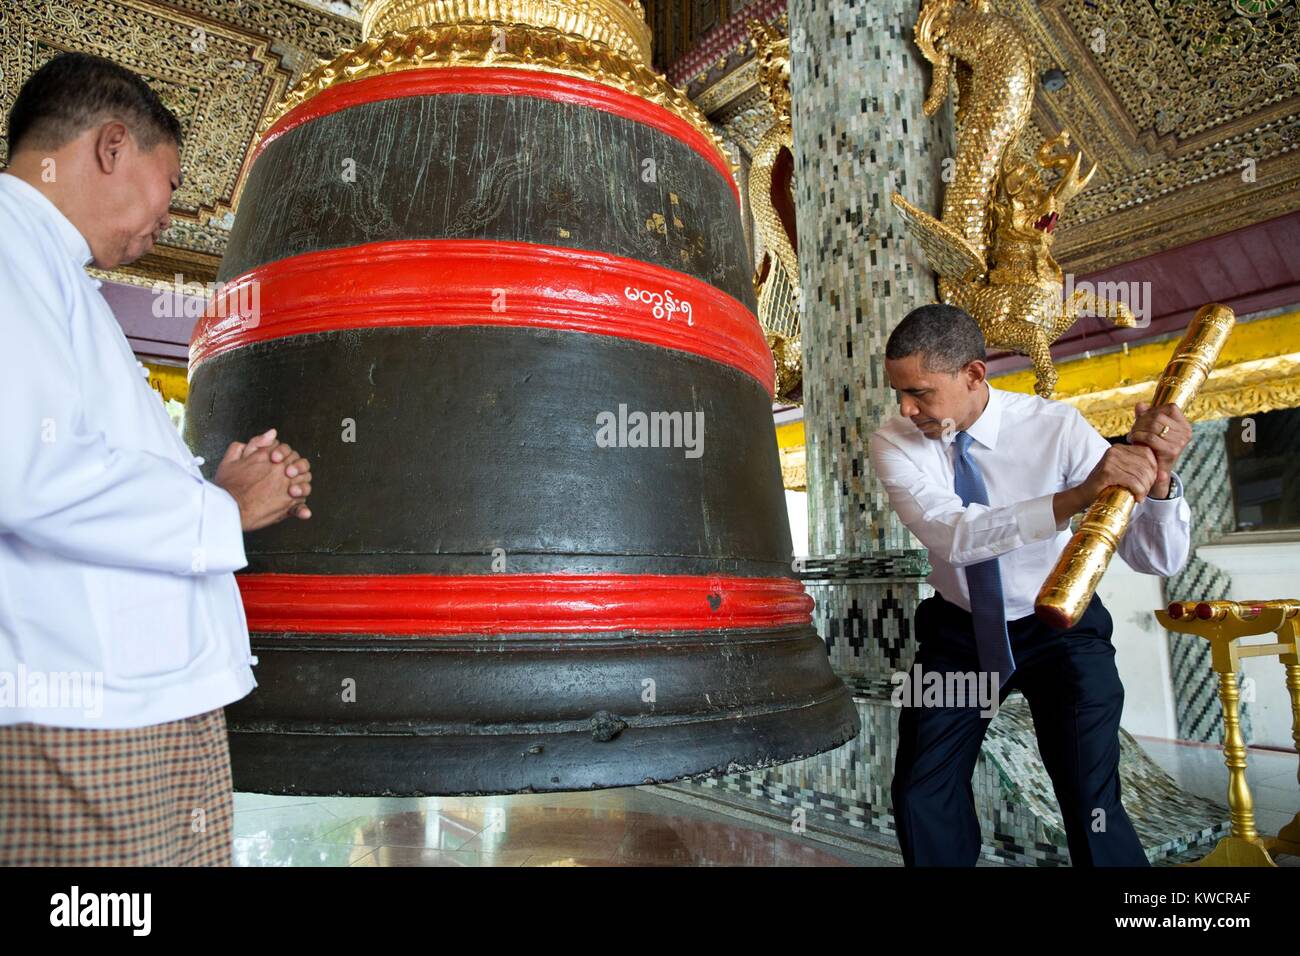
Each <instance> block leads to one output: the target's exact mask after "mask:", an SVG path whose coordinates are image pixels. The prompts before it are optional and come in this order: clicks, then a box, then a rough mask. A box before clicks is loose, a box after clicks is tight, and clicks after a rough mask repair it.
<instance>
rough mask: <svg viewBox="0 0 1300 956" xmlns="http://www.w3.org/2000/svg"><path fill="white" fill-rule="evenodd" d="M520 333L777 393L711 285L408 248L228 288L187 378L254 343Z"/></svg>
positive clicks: (523, 247)
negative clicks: (564, 338)
mask: <svg viewBox="0 0 1300 956" xmlns="http://www.w3.org/2000/svg"><path fill="white" fill-rule="evenodd" d="M431 325H438V326H468V325H475V326H485V325H487V326H515V327H526V328H545V329H558V330H562V331H569V332H584V333H589V334H593V335H609V336H615V337H618V338H625V339H632V340H635V341H638V342H645V343H648V344H650V345H657V346H661V347H664V348H670V349H677V350H679V351H683V352H691V353H693V354H695V355H700V356H703V357H704V358H708V359H712V360H713V361H716V362H722V363H725V364H727V365H730V366H732V367H733V368H736V369H739V370H740V371H742V372H744V373H746V374H748V375H750V376H752V377H753V378H755V379H756V380H757V381H758V382H759V384H761V385H762V386H763V388H765V389H766V390H767V392H768V394H769V395H771V394H772V393H773V389H774V387H775V369H774V367H773V364H772V352H771V350H770V349H769V348H768V347H767V341H766V339H765V338H764V337H763V330H762V327H761V326H759V324H758V320H757V319H756V318H755V317H754V314H753V313H752V312H750V311H749V309H747V308H746V307H745V306H744V305H743V304H742V303H740V302H739V301H737V300H736V299H733V298H732V297H731V296H729V295H727V294H726V293H725V292H722V291H721V290H719V289H717V288H716V287H714V286H712V285H710V284H709V283H707V282H701V281H700V280H699V279H696V278H694V277H692V276H688V275H686V274H685V273H681V272H675V271H673V270H671V269H665V268H662V267H661V266H655V265H651V264H649V263H645V262H641V261H639V260H636V259H625V258H623V257H621V256H614V255H609V254H608V253H603V252H593V251H590V250H585V249H566V248H561V247H558V246H544V245H538V244H534V243H526V242H494V241H490V240H482V239H467V240H459V239H407V240H395V241H392V242H377V243H370V244H368V245H363V246H351V247H348V248H344V249H328V250H323V251H320V252H309V253H304V254H303V255H299V256H291V257H290V258H288V259H281V260H278V261H276V262H271V263H268V264H267V265H265V266H260V267H258V268H256V269H253V270H251V271H249V272H246V273H244V274H243V275H242V276H238V277H236V278H235V279H232V280H231V281H230V282H228V283H225V284H224V285H223V286H222V288H221V291H220V292H219V293H218V295H217V296H215V297H214V298H213V299H212V300H211V301H210V302H209V303H208V308H207V314H205V315H204V317H203V318H202V319H201V320H200V321H199V322H198V324H196V325H195V327H194V332H193V336H192V338H191V340H190V372H191V374H193V372H194V370H195V369H196V368H198V366H199V365H200V364H202V363H203V362H204V361H205V360H207V359H209V358H212V357H213V356H215V355H220V354H221V353H222V352H226V351H229V350H230V349H234V348H239V347H241V346H245V345H249V344H251V343H254V342H265V341H269V340H272V339H279V338H286V337H289V336H293V335H305V334H309V333H312V332H334V331H341V330H350V329H373V328H393V327H403V326H406V327H409V326H431Z"/></svg>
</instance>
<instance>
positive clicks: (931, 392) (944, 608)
mask: <svg viewBox="0 0 1300 956" xmlns="http://www.w3.org/2000/svg"><path fill="white" fill-rule="evenodd" d="M885 369H886V371H887V373H888V375H889V382H890V385H891V386H892V387H893V388H894V389H895V391H897V393H898V396H899V410H900V412H901V417H898V418H894V419H892V420H891V421H889V422H887V423H886V424H885V425H884V426H883V427H882V428H881V429H880V430H879V431H877V432H876V433H875V434H874V435H873V436H872V438H871V461H872V464H873V466H874V467H875V471H876V474H877V476H878V477H879V478H880V480H881V482H882V483H883V484H884V487H885V490H886V491H887V493H888V494H889V500H890V504H891V505H892V506H893V508H894V510H895V512H897V514H898V516H899V517H900V518H901V519H902V521H903V523H904V524H905V525H906V526H907V527H908V528H909V529H910V530H911V532H912V533H913V534H914V535H915V536H916V537H917V538H918V539H919V540H920V542H921V543H922V544H923V545H924V546H925V547H926V548H927V549H928V550H929V554H930V566H931V568H932V569H933V570H932V572H931V574H930V577H929V579H928V580H929V583H930V584H931V585H932V586H933V587H934V589H935V594H934V596H933V597H930V598H927V599H926V600H924V601H922V602H921V604H920V605H919V606H918V608H917V611H916V621H915V633H916V638H917V642H918V644H919V648H918V650H917V654H916V659H915V662H914V664H913V675H915V674H917V673H918V672H919V673H920V674H923V675H924V674H929V673H932V672H933V673H936V674H941V675H944V681H943V685H944V686H946V687H955V686H957V684H958V683H960V682H961V680H960V679H965V682H966V685H967V686H970V684H971V683H972V682H971V681H970V679H969V676H970V675H975V676H976V677H978V678H982V679H983V680H984V681H987V682H988V684H989V685H990V686H991V687H992V688H995V689H997V696H998V700H999V701H1001V700H1003V699H1005V697H1006V695H1007V694H1008V693H1010V692H1011V691H1012V690H1019V691H1020V692H1021V693H1022V694H1024V696H1025V699H1026V700H1027V701H1028V703H1029V708H1030V711H1031V712H1032V714H1033V720H1034V731H1035V734H1036V736H1037V738H1038V746H1039V750H1040V752H1041V754H1042V758H1043V763H1044V765H1045V766H1046V768H1047V772H1048V774H1049V775H1050V776H1051V779H1052V784H1053V787H1054V788H1055V790H1056V797H1057V801H1058V802H1059V804H1060V807H1061V816H1062V819H1063V821H1064V825H1065V832H1066V839H1067V841H1068V844H1069V850H1070V860H1071V862H1072V863H1073V864H1074V865H1075V866H1145V865H1146V864H1147V858H1146V854H1145V852H1144V851H1143V849H1142V845H1141V843H1140V842H1139V840H1138V837H1137V834H1136V832H1135V831H1134V829H1133V824H1132V823H1131V822H1130V820H1129V818H1128V815H1127V814H1126V813H1125V811H1124V806H1123V804H1122V803H1121V802H1120V779H1119V720H1120V712H1121V711H1122V709H1123V704H1124V688H1123V685H1122V684H1121V683H1120V679H1119V673H1118V672H1117V671H1116V668H1115V648H1114V646H1113V644H1112V643H1111V633H1112V621H1111V617H1110V614H1109V613H1108V612H1107V611H1106V608H1105V607H1104V606H1103V605H1102V603H1101V600H1100V599H1099V598H1098V597H1096V596H1094V597H1093V599H1092V602H1091V604H1089V605H1088V607H1087V609H1086V610H1085V612H1084V614H1083V616H1082V617H1081V618H1080V620H1079V622H1078V624H1076V625H1075V626H1074V627H1072V628H1069V629H1068V630H1064V631H1060V630H1054V629H1052V628H1051V627H1049V626H1048V625H1046V624H1044V623H1043V622H1041V621H1039V620H1038V619H1037V618H1036V617H1035V616H1034V599H1035V597H1036V595H1037V594H1038V590H1039V588H1040V587H1041V586H1042V583H1043V578H1044V576H1045V575H1046V574H1047V572H1048V571H1049V570H1050V569H1051V568H1052V567H1053V565H1054V564H1055V563H1056V559H1057V557H1058V556H1059V555H1060V553H1061V551H1062V550H1063V549H1064V547H1065V545H1066V544H1067V542H1068V541H1069V538H1070V531H1069V527H1070V525H1069V522H1070V518H1071V517H1072V516H1073V515H1074V514H1076V513H1078V512H1080V511H1082V510H1085V509H1086V508H1087V507H1088V506H1089V505H1091V504H1092V503H1093V501H1094V500H1095V499H1096V498H1097V496H1098V494H1099V493H1100V492H1101V491H1102V490H1103V489H1104V488H1106V487H1108V486H1110V485H1121V486H1123V487H1125V488H1127V489H1129V490H1130V491H1132V492H1133V494H1134V496H1135V497H1136V498H1137V500H1138V506H1137V509H1136V511H1135V512H1134V516H1133V520H1132V523H1131V524H1130V525H1129V529H1128V533H1127V535H1126V536H1125V537H1124V539H1123V541H1122V542H1121V544H1120V546H1119V549H1118V550H1119V554H1120V555H1121V556H1122V557H1123V558H1124V560H1125V561H1126V562H1127V563H1128V564H1129V565H1130V566H1131V567H1132V568H1133V569H1134V570H1137V571H1141V572H1145V573H1148V574H1158V575H1170V574H1174V573H1176V572H1177V571H1178V570H1179V569H1180V568H1182V566H1183V564H1184V563H1185V562H1186V560H1187V554H1188V547H1189V542H1190V530H1189V522H1190V517H1191V512H1190V510H1189V508H1188V507H1187V503H1186V501H1184V499H1183V496H1182V487H1181V483H1180V482H1179V481H1178V478H1177V476H1176V475H1175V474H1174V473H1173V467H1174V464H1175V462H1176V461H1177V460H1178V456H1179V455H1180V454H1181V453H1182V451H1183V449H1184V448H1185V447H1186V446H1187V443H1188V442H1189V441H1190V440H1191V435H1192V431H1191V426H1190V425H1189V424H1188V422H1187V420H1186V418H1184V417H1183V414H1182V412H1181V411H1179V409H1178V408H1177V407H1175V406H1173V405H1165V406H1161V407H1158V408H1149V407H1147V406H1146V405H1145V404H1139V405H1138V406H1137V408H1136V412H1135V420H1134V424H1133V428H1132V430H1131V431H1130V432H1129V435H1128V441H1129V444H1119V445H1110V444H1108V443H1107V441H1106V440H1105V439H1104V438H1102V436H1101V435H1100V434H1098V433H1097V431H1096V430H1095V429H1094V428H1093V427H1092V426H1091V425H1089V424H1088V422H1087V421H1086V420H1085V419H1084V418H1083V416H1082V415H1080V414H1079V412H1078V411H1076V410H1075V409H1074V408H1073V407H1071V406H1070V405H1066V404H1064V403H1062V402H1054V401H1048V400H1046V399H1042V398H1039V397H1037V396H1035V395H1023V394H1019V393H1014V392H1005V391H1002V390H1000V389H996V388H993V387H991V386H990V385H989V384H988V381H987V380H986V377H985V376H986V373H987V368H986V365H985V353H984V337H983V335H982V334H981V332H980V329H979V326H978V325H977V324H976V322H975V320H974V319H972V318H971V317H970V316H969V315H967V314H966V313H965V312H963V311H962V310H961V309H958V308H955V307H953V306H950V305H927V306H923V307H921V308H919V309H915V310H914V311H912V312H911V313H909V314H908V315H907V316H906V317H905V318H904V319H903V321H902V322H901V323H899V325H898V327H897V328H895V329H894V332H893V334H892V335H890V337H889V341H888V343H887V345H886V347H885ZM948 675H955V676H956V677H957V678H959V680H957V681H956V682H954V680H953V679H951V678H950V677H949V676H948ZM980 686H982V684H980ZM990 719H991V714H990V713H989V711H988V710H987V709H981V707H980V706H979V704H978V703H977V702H975V701H960V700H954V699H945V700H944V701H943V703H942V704H941V705H939V706H916V705H912V706H904V709H903V711H902V714H901V716H900V721H899V743H898V753H897V755H896V758H895V763H894V779H893V784H892V795H893V802H894V819H895V822H896V824H897V827H898V840H899V844H900V846H901V848H902V852H903V859H904V862H905V863H906V864H907V865H908V866H936V865H937V866H971V865H974V863H975V861H976V859H977V858H978V857H979V852H980V843H981V839H980V827H979V822H978V820H977V818H976V813H975V804H974V798H973V794H972V790H971V776H972V774H973V772H974V769H975V761H976V759H977V758H978V756H979V751H980V743H981V741H982V740H983V739H984V732H985V730H986V728H987V727H988V723H989V720H990Z"/></svg>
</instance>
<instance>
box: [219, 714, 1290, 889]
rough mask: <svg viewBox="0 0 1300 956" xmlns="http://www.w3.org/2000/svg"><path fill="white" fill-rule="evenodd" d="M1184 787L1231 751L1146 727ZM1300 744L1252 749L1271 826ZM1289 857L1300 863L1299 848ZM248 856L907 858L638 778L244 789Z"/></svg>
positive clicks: (1212, 782) (573, 861)
mask: <svg viewBox="0 0 1300 956" xmlns="http://www.w3.org/2000/svg"><path fill="white" fill-rule="evenodd" d="M1141 743H1142V745H1143V746H1144V747H1145V748H1146V749H1147V752H1148V753H1149V754H1150V755H1151V757H1152V758H1153V759H1154V760H1155V761H1156V762H1157V763H1159V764H1160V765H1161V766H1162V767H1164V769H1165V770H1166V771H1167V772H1168V773H1170V774H1171V775H1172V776H1173V777H1174V778H1175V779H1176V780H1178V781H1179V782H1180V783H1181V784H1182V785H1183V787H1184V788H1185V789H1187V790H1190V791H1191V792H1193V793H1196V794H1200V795H1203V796H1206V797H1210V798H1212V799H1215V800H1218V801H1219V802H1224V799H1225V796H1224V791H1225V789H1226V781H1227V771H1226V770H1225V769H1224V766H1223V755H1222V752H1221V750H1220V749H1219V748H1218V747H1215V746H1198V745H1194V744H1181V743H1175V742H1172V741H1162V740H1155V739H1151V738H1141ZM1296 761H1297V758H1296V755H1295V754H1285V753H1278V752H1276V751H1263V750H1252V751H1251V752H1250V757H1249V761H1248V767H1249V771H1248V778H1249V781H1250V784H1251V789H1252V793H1253V795H1254V798H1255V804H1256V812H1257V822H1258V825H1259V828H1260V830H1261V831H1263V832H1267V833H1276V832H1277V830H1278V828H1279V827H1281V826H1282V825H1283V824H1284V823H1286V822H1287V821H1288V820H1290V819H1291V817H1292V815H1293V814H1294V813H1295V812H1296V810H1297V809H1300V789H1298V788H1297V784H1296ZM1279 862H1286V863H1288V864H1290V865H1296V864H1300V861H1298V860H1295V859H1294V858H1282V859H1280V860H1279ZM235 863H236V865H238V866H898V865H899V864H900V861H899V857H898V854H897V847H896V845H894V844H892V843H891V842H888V841H884V842H882V843H881V844H880V845H879V846H870V845H867V846H863V847H860V848H855V849H847V848H845V847H842V846H838V845H831V844H828V843H825V842H822V841H819V840H816V839H814V838H812V837H810V836H808V835H806V834H799V833H793V832H791V830H790V828H789V826H788V825H787V826H782V825H781V824H779V823H773V824H769V823H768V822H767V821H765V820H762V819H757V818H755V819H750V818H746V819H737V818H735V817H732V816H728V815H725V814H722V813H718V812H716V811H714V810H711V809H707V808H705V807H701V806H698V805H696V804H694V803H686V802H682V801H681V800H679V799H673V798H671V797H668V796H665V795H664V790H663V788H658V787H627V788H622V789H618V790H599V791H592V792H588V793H560V794H524V795H519V796H506V797H449V798H448V797H424V798H417V797H410V798H405V797H401V798H399V797H272V796H265V795H261V794H251V793H237V794H235Z"/></svg>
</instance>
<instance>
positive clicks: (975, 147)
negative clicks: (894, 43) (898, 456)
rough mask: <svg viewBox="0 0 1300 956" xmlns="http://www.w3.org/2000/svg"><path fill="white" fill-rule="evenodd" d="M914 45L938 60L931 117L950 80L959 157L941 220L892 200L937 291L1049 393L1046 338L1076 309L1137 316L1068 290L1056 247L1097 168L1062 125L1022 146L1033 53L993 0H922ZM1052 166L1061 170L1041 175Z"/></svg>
mask: <svg viewBox="0 0 1300 956" xmlns="http://www.w3.org/2000/svg"><path fill="white" fill-rule="evenodd" d="M916 44H917V46H918V47H920V49H921V53H922V55H923V56H924V57H925V58H926V59H927V60H928V61H929V62H930V63H931V65H932V66H933V68H934V71H933V77H932V80H931V85H930V90H929V93H928V95H927V97H926V100H925V104H924V110H925V114H926V115H927V116H933V115H934V114H935V113H937V112H938V111H939V110H940V109H941V108H942V106H943V103H944V101H945V100H946V99H947V97H948V92H949V88H950V86H951V84H952V82H953V80H954V79H955V81H956V86H957V93H956V107H957V109H956V121H957V156H956V161H955V169H954V170H953V177H952V181H951V182H950V183H949V184H948V186H947V188H946V189H945V191H944V197H943V219H942V221H940V220H936V219H935V218H934V217H933V216H930V215H929V214H927V213H925V212H923V211H922V210H920V209H917V208H916V207H915V206H913V205H912V204H911V203H909V202H908V201H907V200H906V199H904V198H903V197H902V196H900V195H899V194H898V193H894V195H893V203H894V206H895V207H896V208H897V209H898V210H899V212H900V213H901V214H902V216H903V218H904V220H905V221H906V222H907V224H908V228H909V231H910V232H911V233H912V235H913V237H914V238H916V239H917V241H918V243H919V244H920V246H921V248H922V249H923V250H924V251H925V255H926V258H927V259H928V260H929V261H930V265H931V266H932V267H933V268H934V270H935V271H936V272H937V273H939V298H940V299H941V300H942V301H944V302H947V303H949V304H951V305H955V306H958V307H959V308H961V309H964V310H965V311H966V312H968V313H970V315H971V316H972V317H974V318H975V320H976V321H977V322H979V325H980V328H981V329H982V330H983V332H984V338H985V340H986V341H987V343H988V344H989V346H990V347H991V348H995V349H1006V350H1008V351H1013V352H1019V353H1020V354H1022V355H1028V356H1029V358H1030V359H1031V360H1032V362H1033V363H1034V375H1035V385H1034V389H1035V391H1036V392H1038V394H1039V395H1042V396H1043V397H1045V398H1046V397H1050V396H1051V394H1052V391H1053V389H1055V387H1056V378H1057V376H1056V369H1055V368H1054V367H1053V365H1052V355H1051V350H1050V346H1051V344H1052V343H1053V342H1055V341H1056V340H1057V339H1058V338H1059V337H1060V336H1061V334H1062V333H1063V332H1065V330H1066V329H1068V328H1069V327H1070V326H1071V325H1073V324H1074V322H1075V320H1076V319H1078V318H1079V317H1081V316H1084V315H1098V316H1104V317H1106V318H1109V319H1110V320H1111V321H1113V322H1114V323H1115V324H1116V325H1119V326H1125V327H1132V326H1134V325H1136V324H1137V320H1136V319H1135V318H1134V316H1133V313H1132V312H1131V311H1130V310H1129V308H1128V307H1127V305H1125V304H1124V303H1122V302H1118V301H1113V300H1110V299H1106V298H1102V297H1100V296H1097V295H1094V294H1093V293H1092V292H1091V291H1088V290H1085V289H1079V290H1076V291H1075V292H1074V293H1073V294H1072V295H1071V296H1070V297H1069V298H1068V299H1067V298H1066V297H1065V296H1064V282H1063V279H1064V277H1063V274H1062V272H1061V267H1060V266H1059V265H1058V264H1057V262H1056V260H1055V259H1054V258H1052V253H1051V249H1052V239H1053V236H1052V233H1053V230H1054V229H1055V228H1056V224H1057V222H1058V220H1059V219H1060V215H1061V211H1062V209H1063V208H1064V207H1065V204H1066V203H1067V202H1069V200H1070V199H1071V198H1073V197H1074V196H1075V195H1077V194H1078V193H1079V192H1080V191H1081V190H1082V189H1083V188H1084V187H1085V186H1087V185H1088V181H1089V180H1090V179H1091V178H1092V176H1093V174H1094V173H1095V172H1096V171H1097V167H1096V165H1095V164H1093V165H1092V166H1091V168H1089V170H1088V171H1087V172H1086V173H1085V172H1082V171H1081V167H1082V163H1083V155H1082V153H1080V152H1078V151H1071V150H1070V138H1069V134H1068V133H1064V132H1062V133H1061V134H1060V135H1058V136H1055V137H1053V138H1052V139H1050V140H1048V141H1047V142H1045V143H1044V144H1043V145H1042V147H1041V148H1040V149H1038V151H1037V152H1036V154H1035V155H1034V156H1033V157H1028V156H1026V155H1024V153H1023V152H1022V150H1021V144H1020V135H1021V133H1022V132H1023V131H1024V129H1025V127H1026V126H1027V125H1028V123H1029V114H1030V110H1031V109H1032V107H1033V103H1034V87H1035V68H1034V57H1033V54H1032V52H1031V51H1030V48H1029V44H1028V42H1027V41H1026V40H1025V38H1024V36H1023V35H1022V34H1021V32H1020V30H1019V29H1018V28H1017V27H1016V24H1015V21H1013V20H1012V19H1011V18H1009V17H1006V16H1003V15H1002V14H999V13H995V12H994V11H993V9H992V5H991V4H990V3H989V2H988V0H925V2H923V3H922V4H921V11H920V15H919V16H918V17H917V21H916ZM1049 170H1054V171H1056V172H1057V173H1058V175H1056V176H1055V177H1052V176H1047V175H1044V174H1045V173H1047V172H1048V171H1049Z"/></svg>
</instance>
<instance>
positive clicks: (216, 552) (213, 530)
mask: <svg viewBox="0 0 1300 956" xmlns="http://www.w3.org/2000/svg"><path fill="white" fill-rule="evenodd" d="M199 480H200V482H201V483H202V485H203V488H202V491H201V494H202V495H203V518H202V521H203V523H202V525H201V526H200V528H199V545H198V547H197V548H195V549H194V565H193V571H194V573H195V574H220V573H224V572H229V571H238V570H239V569H240V568H242V567H243V566H244V565H246V564H248V557H247V556H246V555H245V554H244V529H243V523H242V522H241V521H240V519H239V505H238V503H237V502H236V501H235V499H234V498H232V497H231V496H230V493H229V492H228V491H226V490H225V489H224V488H222V487H221V486H220V485H214V484H213V483H212V482H210V481H203V480H202V479H199Z"/></svg>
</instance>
